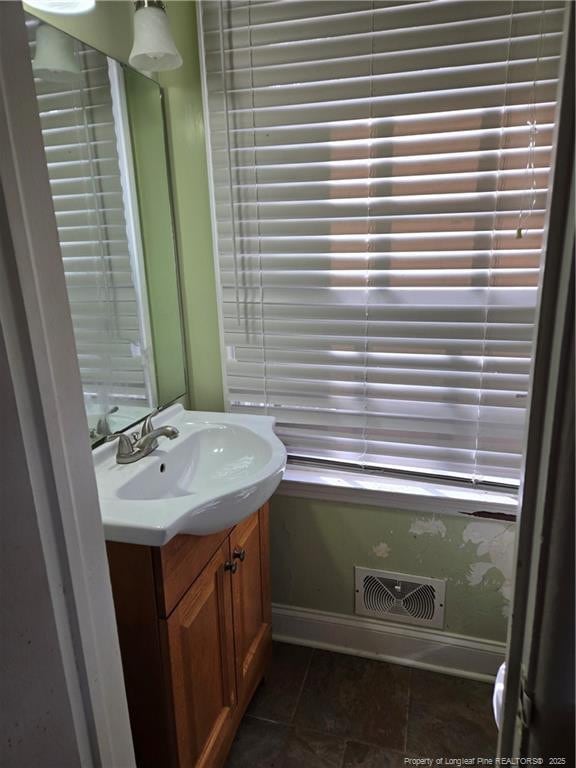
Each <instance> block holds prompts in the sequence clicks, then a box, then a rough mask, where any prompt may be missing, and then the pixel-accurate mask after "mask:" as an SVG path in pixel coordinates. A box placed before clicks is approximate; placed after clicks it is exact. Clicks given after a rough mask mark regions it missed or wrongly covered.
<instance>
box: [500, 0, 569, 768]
mask: <svg viewBox="0 0 576 768" xmlns="http://www.w3.org/2000/svg"><path fill="white" fill-rule="evenodd" d="M566 22H567V23H566V27H565V29H566V30H567V34H566V39H565V45H564V50H563V56H562V60H563V73H562V77H561V82H560V85H559V92H558V95H559V105H560V106H559V112H558V115H559V116H558V121H557V125H556V130H555V141H554V144H555V147H556V149H555V160H554V171H553V173H554V175H553V181H552V185H551V197H550V206H549V213H548V218H547V224H546V241H545V242H546V255H545V259H544V263H545V267H544V276H543V281H542V290H541V297H540V306H539V317H538V335H537V341H536V353H535V363H534V370H533V379H532V389H531V406H530V415H529V423H528V437H527V445H526V452H525V469H524V473H523V478H524V479H523V487H522V489H521V498H522V502H521V514H520V524H519V527H518V539H517V545H516V567H515V585H514V595H513V602H512V615H511V622H510V624H509V629H508V653H507V673H506V687H505V696H504V706H503V721H502V729H501V732H500V737H499V747H498V754H499V755H500V756H502V757H525V756H529V755H530V756H534V757H536V756H538V757H539V756H546V755H540V754H538V751H539V750H543V749H546V747H545V746H544V745H545V744H546V743H549V742H548V738H547V736H546V734H545V730H546V729H548V730H549V729H550V728H552V727H553V723H552V721H551V719H550V714H551V713H552V712H555V713H556V719H557V726H556V727H557V729H558V730H556V741H555V749H556V750H558V751H556V752H554V753H553V754H551V755H548V756H557V757H565V758H566V760H568V761H569V759H570V758H571V757H572V755H570V756H569V755H567V754H566V755H564V754H562V753H561V748H562V747H561V744H560V743H559V739H560V736H561V734H560V728H561V726H560V721H559V719H558V717H557V716H558V709H557V702H555V701H554V699H555V698H557V696H558V693H559V691H560V688H561V685H560V683H561V678H562V675H559V677H557V678H556V679H555V680H554V681H552V680H550V679H549V680H547V681H546V685H544V686H543V685H542V680H541V679H539V678H540V676H541V674H542V670H543V669H546V668H548V669H549V670H550V671H551V670H552V669H553V670H554V674H555V675H557V676H558V668H557V667H555V666H554V664H553V663H552V662H553V658H552V657H553V656H554V655H556V656H559V654H560V653H561V647H562V650H563V651H564V653H566V648H567V647H569V645H570V638H569V637H567V636H566V637H564V635H567V634H568V633H569V632H572V644H573V631H574V627H573V620H570V617H569V616H568V617H565V616H562V617H561V616H556V617H554V616H550V614H549V609H550V603H551V602H554V601H556V602H555V605H556V606H557V607H558V605H563V606H564V608H565V609H566V610H568V611H570V610H573V607H574V606H573V600H572V601H571V600H570V599H569V594H570V587H571V586H572V587H573V584H570V585H568V584H567V583H566V584H565V591H564V592H562V594H561V595H560V592H558V593H557V594H554V595H553V596H550V595H548V597H546V590H547V588H550V586H551V585H550V583H549V581H550V578H559V577H560V576H561V574H563V577H564V581H565V582H567V581H568V580H570V581H571V582H572V581H573V553H572V561H571V560H570V555H568V556H566V552H565V549H563V548H562V541H563V538H562V534H561V533H560V535H559V536H558V526H559V525H560V526H561V527H564V531H565V535H564V541H565V539H566V536H568V537H569V536H570V530H572V541H573V531H574V506H573V493H574V464H573V456H574V379H573V364H574V349H573V343H574V306H573V304H574V285H573V281H574V7H573V5H572V3H570V4H569V8H568V9H567V19H566ZM571 371H572V373H571ZM570 432H571V434H570ZM570 443H571V451H572V454H571V453H570ZM570 477H571V478H572V482H571V483H570ZM570 486H571V489H572V501H571V500H570V494H569V493H568V492H567V488H568V487H570ZM559 489H564V493H563V495H560V494H558V493H557V491H558V490H559ZM570 572H571V573H572V576H571V577H570ZM566 603H568V604H566ZM554 631H557V632H559V633H562V636H563V645H562V646H560V644H558V645H557V647H556V650H555V649H554V642H552V643H550V642H549V641H550V639H551V637H550V633H551V632H554ZM558 639H559V638H558ZM572 661H573V660H572ZM557 662H558V664H562V663H566V665H567V666H566V670H565V672H564V677H566V676H569V671H568V670H569V664H570V660H569V659H567V658H566V659H564V658H558V659H557ZM553 683H555V685H556V688H554V685H553ZM568 686H569V683H568ZM565 717H566V711H565V709H564V711H563V718H565ZM563 722H564V726H563V727H564V728H565V725H566V720H565V719H564V721H563ZM572 728H573V724H572ZM537 731H540V733H539V736H538V738H534V736H536V732H537ZM563 733H564V738H566V735H567V734H566V732H565V731H563ZM566 764H569V763H568V762H567V763H566Z"/></svg>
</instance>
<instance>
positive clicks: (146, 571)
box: [107, 505, 271, 768]
mask: <svg viewBox="0 0 576 768" xmlns="http://www.w3.org/2000/svg"><path fill="white" fill-rule="evenodd" d="M107 550H108V561H109V565H110V575H111V580H112V591H113V594H114V604H115V609H116V619H117V622H118V633H119V638H120V650H121V653H122V663H123V668H124V679H125V684H126V693H127V698H128V708H129V712H130V723H131V726H132V735H133V739H134V748H135V751H136V762H137V765H138V768H219V766H222V765H223V764H224V762H225V760H226V756H227V754H228V750H229V749H230V745H231V743H232V739H233V738H234V734H235V732H236V729H237V728H238V725H239V723H240V720H241V719H242V715H243V714H244V711H245V710H246V707H247V705H248V703H249V701H250V699H251V698H252V695H253V693H254V691H255V690H256V687H257V686H258V683H259V682H260V680H261V679H262V676H263V675H264V672H265V669H266V665H267V663H268V660H269V656H270V650H271V602H270V582H269V545H268V506H267V505H266V506H264V507H262V508H261V509H260V510H258V511H257V512H255V513H254V514H253V515H251V516H250V517H248V518H246V519H245V520H243V521H242V522H241V523H239V524H238V525H237V526H235V527H234V528H231V529H230V530H228V531H222V532H220V533H217V534H213V535H211V536H176V537H175V538H174V539H172V540H171V541H170V542H168V544H167V545H166V546H164V547H146V546H140V545H136V544H121V543H117V542H108V544H107Z"/></svg>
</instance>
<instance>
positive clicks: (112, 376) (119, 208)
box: [27, 20, 151, 410]
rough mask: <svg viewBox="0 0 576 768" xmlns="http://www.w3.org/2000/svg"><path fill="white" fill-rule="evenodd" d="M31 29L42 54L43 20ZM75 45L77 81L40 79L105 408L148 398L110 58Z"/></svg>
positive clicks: (76, 309)
mask: <svg viewBox="0 0 576 768" xmlns="http://www.w3.org/2000/svg"><path fill="white" fill-rule="evenodd" d="M27 27H28V33H29V40H30V49H31V56H32V58H33V57H34V54H35V49H36V46H35V32H36V29H37V28H38V22H37V21H36V20H28V21H27ZM74 45H75V57H76V58H77V61H78V64H79V68H80V73H79V76H78V78H76V79H74V80H73V81H72V82H62V81H61V82H49V81H47V80H45V79H44V78H39V77H36V78H35V86H36V94H37V99H38V108H39V113H40V122H41V128H42V138H43V141H44V148H45V152H46V159H47V163H48V175H49V178H50V186H51V191H52V200H53V203H54V211H55V214H56V224H57V227H58V236H59V240H60V248H61V251H62V259H63V262H64V272H65V278H66V287H67V290H68V298H69V300H70V308H71V314H72V324H73V327H74V337H75V340H76V348H77V352H78V361H79V365H80V376H81V379H82V386H83V389H84V394H85V396H86V397H87V398H88V399H90V398H91V397H93V398H94V405H96V406H97V407H98V408H100V409H106V410H107V409H108V407H109V406H114V405H131V404H132V405H149V404H150V400H151V382H150V375H149V371H148V364H147V361H146V349H145V344H144V340H143V332H142V325H141V308H140V306H139V301H141V297H140V296H139V295H138V293H137V290H136V287H135V274H134V254H133V253H132V252H131V248H133V245H132V243H131V242H130V239H129V235H128V231H127V222H126V213H125V195H126V194H127V190H126V189H125V186H126V180H125V179H124V178H123V175H122V171H121V166H120V159H119V150H118V141H119V139H118V137H117V133H116V129H115V118H114V110H113V98H112V89H111V84H110V78H109V72H108V60H107V58H106V56H104V55H103V54H101V53H99V52H98V51H95V50H93V49H91V48H88V47H85V46H83V45H82V44H81V43H77V42H76V43H75V44H74Z"/></svg>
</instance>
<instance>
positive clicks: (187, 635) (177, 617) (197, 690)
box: [167, 541, 236, 768]
mask: <svg viewBox="0 0 576 768" xmlns="http://www.w3.org/2000/svg"><path fill="white" fill-rule="evenodd" d="M228 556H229V548H228V542H227V541H226V542H225V543H224V544H222V546H221V547H220V548H219V549H218V551H217V552H216V554H215V555H214V556H213V557H212V559H211V560H210V562H209V564H208V565H207V566H206V568H205V569H204V570H203V571H202V573H201V574H200V576H199V577H198V578H197V579H196V581H195V582H194V583H193V584H192V586H191V587H190V589H189V590H188V591H187V592H186V594H185V595H184V597H183V598H182V600H181V601H180V603H179V604H178V606H177V607H176V609H175V610H174V612H173V613H172V615H171V616H170V618H169V619H168V620H167V625H168V643H169V655H170V667H171V677H172V693H173V699H174V717H175V723H176V740H177V744H178V746H177V749H178V756H179V763H180V766H181V768H192V767H193V766H194V768H200V767H201V766H205V765H212V764H213V762H214V756H215V754H216V753H218V751H219V750H220V749H221V744H222V740H223V739H224V738H225V733H226V730H227V728H228V727H229V726H230V720H231V718H232V713H233V710H234V706H235V704H236V682H235V676H234V641H233V619H232V595H231V587H230V574H229V573H228V571H227V570H225V564H226V561H227V560H228Z"/></svg>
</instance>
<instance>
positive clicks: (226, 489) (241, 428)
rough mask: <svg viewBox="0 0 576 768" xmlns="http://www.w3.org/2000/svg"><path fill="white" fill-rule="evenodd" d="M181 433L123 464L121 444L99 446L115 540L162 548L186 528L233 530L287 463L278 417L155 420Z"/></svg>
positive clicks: (99, 473) (99, 474) (107, 517)
mask: <svg viewBox="0 0 576 768" xmlns="http://www.w3.org/2000/svg"><path fill="white" fill-rule="evenodd" d="M163 424H171V425H172V426H174V427H176V428H177V429H178V430H179V432H180V434H179V435H178V437H177V438H175V439H174V440H167V439H165V438H160V440H159V444H158V448H156V450H155V451H153V452H152V453H151V454H150V455H149V456H146V457H145V458H143V459H140V460H139V461H137V462H135V463H134V464H117V463H116V444H115V443H111V444H106V445H103V446H100V447H99V448H97V449H96V450H95V451H94V464H95V469H96V480H97V483H98V495H99V498H100V508H101V511H102V520H103V523H104V533H105V536H106V538H107V539H109V540H111V541H123V542H129V543H133V544H146V545H149V546H162V545H163V544H165V543H166V542H167V541H169V540H170V539H171V538H172V537H173V536H175V535H176V534H179V533H188V534H194V535H197V536H204V535H207V534H210V533H216V532H217V531H221V530H224V529H226V528H230V527H231V526H233V525H235V524H236V523H238V522H240V520H242V519H243V518H245V517H247V516H248V515H250V514H251V513H252V512H254V511H255V510H256V509H258V508H259V507H260V506H262V504H264V502H265V501H267V500H268V499H269V498H270V496H271V495H272V493H274V491H275V490H276V488H277V486H278V484H279V482H280V480H281V479H282V474H283V472H284V468H285V466H286V449H285V448H284V446H283V444H282V443H281V442H280V440H279V439H278V438H277V437H276V435H275V434H274V430H273V428H274V419H273V418H271V417H268V416H251V415H247V414H235V413H234V414H232V413H206V412H196V411H186V410H184V408H183V407H182V406H181V405H174V406H171V407H170V408H167V409H166V410H165V411H162V413H161V414H158V416H156V417H155V419H154V425H155V426H162V425H163Z"/></svg>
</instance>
